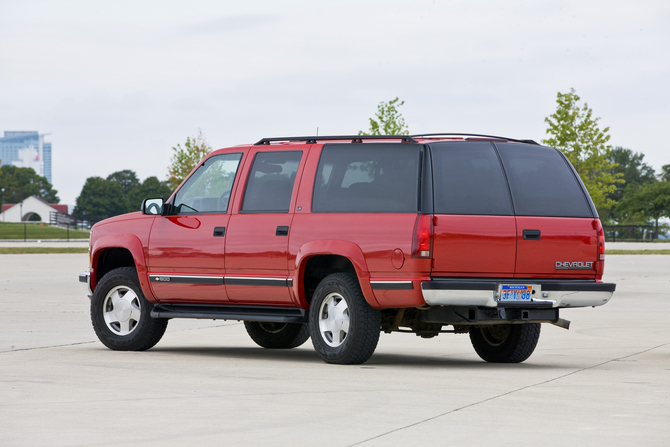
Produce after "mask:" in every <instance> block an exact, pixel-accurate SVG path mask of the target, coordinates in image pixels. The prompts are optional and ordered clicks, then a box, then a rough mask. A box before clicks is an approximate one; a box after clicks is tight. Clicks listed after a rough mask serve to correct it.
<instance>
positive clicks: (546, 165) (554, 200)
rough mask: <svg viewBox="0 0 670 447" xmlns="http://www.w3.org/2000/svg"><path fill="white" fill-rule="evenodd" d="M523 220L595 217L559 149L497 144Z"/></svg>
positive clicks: (515, 203)
mask: <svg viewBox="0 0 670 447" xmlns="http://www.w3.org/2000/svg"><path fill="white" fill-rule="evenodd" d="M495 145H496V147H497V148H498V151H499V153H500V158H502V162H503V166H504V167H505V173H506V174H507V179H508V181H509V186H510V189H511V192H512V198H513V200H514V210H515V211H516V214H517V215H519V216H556V217H593V213H592V212H591V207H590V205H589V203H588V201H587V199H586V196H585V195H584V192H583V191H582V188H581V186H580V184H579V182H578V181H577V178H576V177H575V175H574V174H573V172H572V169H571V168H570V166H569V165H568V164H567V163H566V162H565V160H564V159H563V157H562V156H561V154H559V153H558V151H557V150H556V149H552V148H548V147H538V146H531V145H527V144H519V143H495Z"/></svg>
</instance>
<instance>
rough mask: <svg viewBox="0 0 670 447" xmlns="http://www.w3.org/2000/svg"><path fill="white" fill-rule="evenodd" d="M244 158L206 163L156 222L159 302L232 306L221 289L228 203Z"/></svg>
mask: <svg viewBox="0 0 670 447" xmlns="http://www.w3.org/2000/svg"><path fill="white" fill-rule="evenodd" d="M241 158H242V153H234V154H221V155H215V156H212V157H210V158H208V159H206V160H205V161H204V162H203V163H202V164H201V165H200V166H199V167H198V169H197V170H196V171H194V173H193V174H192V175H191V176H190V177H189V179H188V180H187V181H186V182H185V183H184V184H183V185H182V187H181V188H180V189H179V191H177V193H176V194H175V196H174V200H173V201H172V204H171V205H172V206H171V207H170V208H171V212H170V214H169V215H167V216H159V217H157V218H156V220H155V222H154V225H153V227H152V229H151V234H150V236H149V250H148V253H147V264H148V270H149V280H150V283H151V288H152V290H153V293H154V295H155V296H156V298H157V299H158V301H160V302H171V301H178V302H184V301H190V302H196V303H225V302H228V301H229V300H228V297H227V295H226V289H225V286H224V283H223V276H224V270H225V260H224V243H225V239H226V236H227V234H226V233H227V228H228V222H229V220H230V213H229V210H228V208H229V202H230V195H231V192H232V190H233V186H234V183H235V178H236V174H237V171H238V167H239V164H240V160H241Z"/></svg>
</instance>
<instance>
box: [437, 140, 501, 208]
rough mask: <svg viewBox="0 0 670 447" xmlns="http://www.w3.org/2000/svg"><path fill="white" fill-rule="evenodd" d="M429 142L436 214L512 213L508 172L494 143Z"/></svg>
mask: <svg viewBox="0 0 670 447" xmlns="http://www.w3.org/2000/svg"><path fill="white" fill-rule="evenodd" d="M430 146H431V149H432V155H433V184H434V186H435V190H434V194H433V196H434V203H435V213H436V214H480V215H481V214H484V215H512V214H513V212H512V204H511V202H510V197H509V191H508V189H507V184H506V183H505V176H504V174H503V171H502V168H501V167H500V160H499V159H498V156H497V155H496V152H495V149H494V148H493V146H492V145H491V143H488V142H450V143H435V144H431V145H430Z"/></svg>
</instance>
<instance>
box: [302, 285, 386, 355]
mask: <svg viewBox="0 0 670 447" xmlns="http://www.w3.org/2000/svg"><path fill="white" fill-rule="evenodd" d="M342 302H344V303H342ZM329 309H330V311H329ZM329 312H330V313H329ZM309 321H310V324H309V327H310V333H311V336H312V343H313V344H314V349H316V352H317V353H318V354H319V356H320V357H321V358H322V359H323V360H324V361H325V362H326V363H337V364H346V365H351V364H360V363H364V362H366V361H367V360H368V359H369V358H370V357H371V356H372V354H373V353H374V352H375V348H376V347H377V343H378V342H379V332H380V330H381V312H379V311H378V310H375V309H373V308H372V307H370V305H369V304H368V303H367V302H366V301H365V298H364V297H363V292H361V287H360V285H359V284H358V280H357V279H356V276H354V275H352V274H349V273H333V274H332V275H329V276H327V277H325V278H324V279H323V280H321V282H320V283H319V285H318V287H317V288H316V291H315V292H314V296H313V298H312V302H311V303H310V311H309ZM337 324H340V326H339V328H338V326H337ZM345 325H346V331H345V329H342V328H344V327H345ZM336 328H337V329H336ZM329 329H336V330H329Z"/></svg>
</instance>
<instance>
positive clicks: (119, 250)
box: [91, 234, 153, 300]
mask: <svg viewBox="0 0 670 447" xmlns="http://www.w3.org/2000/svg"><path fill="white" fill-rule="evenodd" d="M119 267H133V268H135V270H136V271H137V276H138V278H139V281H140V287H142V292H143V293H144V296H145V297H146V298H147V299H149V300H153V294H152V293H151V287H150V285H149V282H148V280H147V275H146V273H147V268H146V260H145V257H144V249H143V246H142V242H141V241H140V239H139V238H138V237H137V236H135V235H133V234H112V235H107V236H103V237H101V238H99V239H97V240H96V241H95V242H94V244H93V247H91V290H95V287H96V286H97V284H98V282H99V281H100V280H101V279H102V277H103V276H105V274H107V273H108V272H110V271H111V270H114V269H116V268H119Z"/></svg>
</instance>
